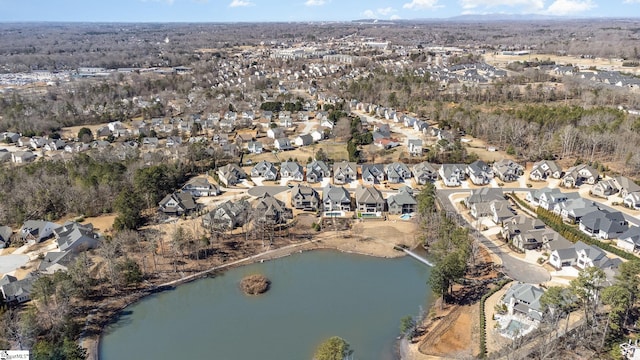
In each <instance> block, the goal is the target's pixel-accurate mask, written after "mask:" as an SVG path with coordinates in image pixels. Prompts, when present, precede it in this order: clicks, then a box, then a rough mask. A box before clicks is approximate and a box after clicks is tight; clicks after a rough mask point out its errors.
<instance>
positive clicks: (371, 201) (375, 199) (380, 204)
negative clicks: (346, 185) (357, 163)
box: [355, 185, 385, 213]
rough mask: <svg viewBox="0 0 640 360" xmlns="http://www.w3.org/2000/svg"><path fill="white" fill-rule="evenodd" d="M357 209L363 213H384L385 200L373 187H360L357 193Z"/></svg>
mask: <svg viewBox="0 0 640 360" xmlns="http://www.w3.org/2000/svg"><path fill="white" fill-rule="evenodd" d="M355 197H356V209H357V210H358V211H359V212H361V213H376V212H383V211H384V206H385V199H384V197H382V193H381V192H380V190H378V189H376V188H375V187H373V186H362V185H358V187H357V188H356V191H355Z"/></svg>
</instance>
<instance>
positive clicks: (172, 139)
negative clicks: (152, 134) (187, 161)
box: [166, 136, 182, 147]
mask: <svg viewBox="0 0 640 360" xmlns="http://www.w3.org/2000/svg"><path fill="white" fill-rule="evenodd" d="M181 145H182V138H181V137H180V136H169V137H167V142H166V146H167V147H177V146H181Z"/></svg>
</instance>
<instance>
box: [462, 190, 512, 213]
mask: <svg viewBox="0 0 640 360" xmlns="http://www.w3.org/2000/svg"><path fill="white" fill-rule="evenodd" d="M504 199H505V198H504V193H503V191H502V189H498V188H479V189H473V190H471V195H469V196H468V197H466V198H465V199H464V204H465V206H466V207H468V208H471V206H472V205H473V204H476V203H489V202H491V201H493V200H504Z"/></svg>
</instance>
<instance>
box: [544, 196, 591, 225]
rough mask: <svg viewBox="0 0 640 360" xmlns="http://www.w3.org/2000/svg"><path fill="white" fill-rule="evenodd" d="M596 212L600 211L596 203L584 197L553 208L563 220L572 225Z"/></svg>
mask: <svg viewBox="0 0 640 360" xmlns="http://www.w3.org/2000/svg"><path fill="white" fill-rule="evenodd" d="M595 210H598V206H597V205H596V203H595V202H593V201H591V200H587V199H584V198H582V197H580V198H577V199H569V200H567V201H564V202H561V203H557V204H556V205H555V206H554V207H553V212H554V213H555V214H557V215H560V216H561V217H562V220H564V221H566V222H570V223H577V222H579V221H580V218H582V217H583V216H585V215H587V214H588V213H590V212H593V211H595Z"/></svg>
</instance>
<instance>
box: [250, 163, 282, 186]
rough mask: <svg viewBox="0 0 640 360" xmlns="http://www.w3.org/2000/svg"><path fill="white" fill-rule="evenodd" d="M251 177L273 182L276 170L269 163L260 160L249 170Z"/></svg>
mask: <svg viewBox="0 0 640 360" xmlns="http://www.w3.org/2000/svg"><path fill="white" fill-rule="evenodd" d="M251 177H261V178H264V179H265V180H270V181H273V180H276V179H277V178H278V169H277V168H276V167H275V165H273V163H271V162H270V161H267V160H262V161H260V162H259V163H257V164H256V165H255V166H254V167H253V168H252V169H251Z"/></svg>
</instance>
